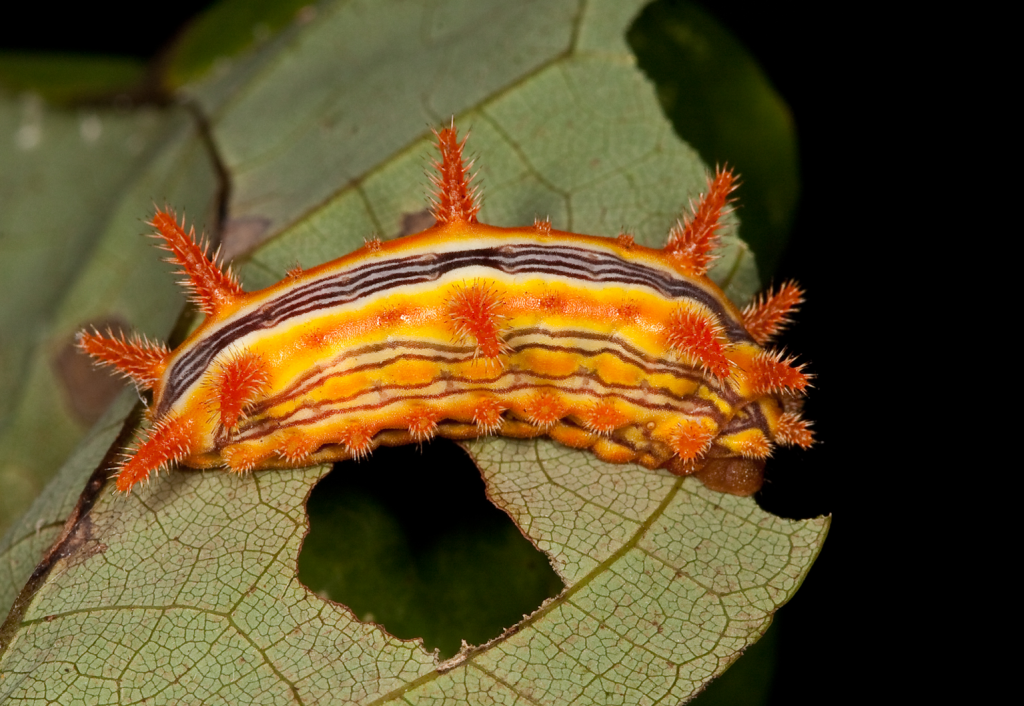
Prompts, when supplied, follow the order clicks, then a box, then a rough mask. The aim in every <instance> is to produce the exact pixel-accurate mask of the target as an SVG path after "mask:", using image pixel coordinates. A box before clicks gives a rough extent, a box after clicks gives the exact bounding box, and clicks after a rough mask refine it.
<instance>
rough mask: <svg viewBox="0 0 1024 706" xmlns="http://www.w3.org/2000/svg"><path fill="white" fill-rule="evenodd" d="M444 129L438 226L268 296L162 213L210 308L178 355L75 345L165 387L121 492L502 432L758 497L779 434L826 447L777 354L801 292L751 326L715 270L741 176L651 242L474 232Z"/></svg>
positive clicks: (547, 228)
mask: <svg viewBox="0 0 1024 706" xmlns="http://www.w3.org/2000/svg"><path fill="white" fill-rule="evenodd" d="M435 134H436V135H437V139H438V148H439V150H440V152H441V160H440V162H439V163H437V165H436V166H437V171H438V176H436V177H434V178H433V179H432V181H433V183H434V185H435V186H436V188H437V191H436V193H435V194H434V199H433V214H434V217H435V219H436V221H437V224H436V225H434V226H433V227H431V228H428V229H427V230H425V231H423V232H421V233H417V234H413V235H408V236H404V237H401V238H397V239H393V240H388V241H384V242H382V241H381V240H379V239H377V238H373V239H371V240H368V241H366V245H365V246H364V247H361V248H359V249H358V250H357V251H355V252H354V253H351V254H349V255H346V256H344V257H341V258H339V259H338V260H335V261H333V262H329V263H325V264H323V265H320V266H317V267H313V268H310V269H302V268H298V267H296V268H293V269H292V270H290V271H289V273H288V275H287V276H286V277H285V279H283V280H282V281H281V282H279V283H278V284H275V285H273V286H271V287H268V288H266V289H264V290H261V291H257V292H244V291H242V289H241V287H240V286H238V283H237V281H236V280H235V279H234V277H233V276H232V275H231V274H230V273H229V272H227V271H223V270H221V268H220V267H218V265H217V264H216V263H215V262H214V260H213V259H211V258H210V257H208V256H207V254H206V249H205V248H204V247H201V246H199V245H197V244H196V243H195V242H194V241H193V239H192V235H191V234H189V235H186V233H185V230H184V227H183V226H182V225H179V224H178V222H177V221H176V220H175V218H174V216H173V214H171V213H170V212H168V211H158V212H157V214H156V217H155V218H154V221H153V224H154V225H155V226H156V228H157V229H158V231H159V237H161V238H163V239H164V241H165V243H166V249H168V250H170V251H171V253H172V254H173V257H172V260H173V261H174V262H175V263H177V264H178V265H180V266H181V268H182V270H183V272H184V273H185V274H186V275H187V276H188V278H189V281H188V283H187V287H188V289H189V290H190V292H191V294H192V297H193V299H194V300H195V301H196V303H197V304H198V306H199V307H200V309H202V310H203V311H204V312H205V313H206V314H207V316H206V319H205V321H203V323H202V324H201V325H200V326H199V327H198V328H197V329H196V330H195V331H194V332H193V333H192V334H191V335H190V336H189V337H188V339H187V340H186V341H184V342H183V343H182V344H181V345H180V346H178V347H177V348H176V349H174V350H173V351H171V350H168V349H167V348H166V347H163V346H161V345H158V344H152V343H150V342H149V341H146V340H145V339H139V338H133V339H130V340H129V339H126V338H125V337H124V336H123V335H121V336H119V337H118V336H113V335H109V334H108V335H107V336H103V335H100V334H98V333H95V332H94V333H84V332H83V333H82V334H80V337H79V346H80V347H81V348H82V350H84V351H86V352H87V353H89V354H90V355H92V356H93V357H94V358H96V359H97V360H98V361H99V362H100V363H102V364H106V365H111V366H113V367H115V368H116V369H117V370H118V371H120V372H121V373H123V374H125V375H127V376H128V377H130V378H131V379H132V380H133V381H135V383H136V384H137V385H138V386H139V388H140V389H143V390H146V389H152V404H151V406H150V411H149V414H148V415H147V416H148V418H149V419H150V420H151V421H152V427H151V428H150V430H149V431H148V432H144V433H143V434H142V435H141V437H140V438H141V440H142V441H141V444H140V445H139V446H138V448H137V449H136V450H134V452H132V453H130V454H128V456H127V458H126V460H125V462H124V463H123V464H122V465H121V467H120V470H119V473H118V476H117V488H118V490H120V491H122V492H128V491H129V490H130V489H131V488H132V487H133V486H135V485H136V484H138V483H140V482H143V481H145V480H146V479H147V478H148V477H149V476H150V475H151V474H152V473H154V472H157V471H158V470H160V469H161V468H163V467H164V466H166V465H168V464H171V463H175V462H182V463H184V464H187V465H189V466H191V467H194V468H215V467H224V466H226V467H228V468H229V469H230V470H233V471H236V472H245V471H250V470H262V469H273V468H290V467H299V466H303V465H311V464H314V463H324V462H332V461H338V460H344V459H358V458H363V457H365V456H367V455H368V454H370V453H371V452H372V451H373V449H374V448H376V447H377V446H378V445H380V444H401V443H423V442H425V441H427V440H429V439H431V438H432V437H434V436H443V437H448V438H454V439H466V438H471V437H474V436H482V435H486V434H493V433H500V434H503V435H506V436H510V437H515V438H534V437H538V436H543V435H547V436H549V437H550V438H552V439H554V440H555V441H558V442H559V443H562V444H565V445H566V446H569V447H572V448H579V449H589V450H590V451H591V452H593V453H594V454H595V455H597V456H598V457H599V458H601V459H603V460H604V461H607V462H610V463H627V462H634V463H640V464H642V465H644V466H646V467H648V468H667V469H668V470H670V471H671V472H672V473H675V474H678V475H688V474H697V477H698V478H700V479H701V481H702V482H704V483H705V484H706V485H707V486H708V487H710V488H713V489H715V490H722V491H725V492H734V493H738V494H750V493H753V492H755V491H756V490H757V488H759V487H760V483H761V481H762V478H763V466H764V464H763V459H764V458H765V457H766V456H767V455H768V454H769V453H770V451H771V448H772V444H773V443H780V444H795V445H798V446H802V447H805V448H806V447H808V446H810V445H811V444H812V443H813V434H812V433H811V431H810V428H809V427H810V425H809V423H808V422H806V421H804V420H803V419H802V418H801V417H800V415H799V409H800V407H799V400H798V399H797V396H799V395H801V394H803V393H804V392H805V390H806V388H807V387H808V384H809V383H808V381H809V376H808V375H807V374H806V373H804V372H803V366H802V365H799V366H798V365H794V364H793V361H792V360H791V359H789V358H784V356H783V355H782V354H781V353H779V352H776V351H772V350H770V349H765V348H764V347H763V346H764V343H766V342H767V341H768V340H769V339H770V338H771V337H772V336H773V335H774V334H775V333H777V332H778V331H779V330H780V329H781V328H782V327H783V326H784V325H785V324H786V323H788V315H789V313H790V312H792V311H793V310H794V309H795V307H796V306H797V305H798V304H799V302H800V301H801V299H802V292H800V290H799V288H798V287H796V285H794V284H791V283H789V284H785V285H783V287H781V288H780V289H779V291H778V292H777V293H775V294H772V293H769V294H768V295H767V296H766V297H764V298H763V299H762V300H760V301H759V302H758V303H757V304H755V305H753V306H752V307H748V308H747V309H746V310H745V311H744V312H743V313H742V314H741V313H740V311H739V310H738V309H737V308H736V307H735V306H734V305H733V304H732V303H731V302H730V301H729V300H728V299H727V298H726V297H725V295H724V294H723V292H722V291H721V290H720V289H719V288H718V287H717V286H716V285H715V284H714V283H713V282H712V281H711V280H709V279H708V278H707V277H706V276H705V272H706V269H707V265H708V263H709V262H710V261H711V250H712V249H713V248H714V246H715V241H716V238H717V233H718V231H719V229H720V226H721V224H720V218H721V215H722V214H723V212H725V210H726V207H727V205H728V200H729V193H730V192H731V191H732V189H733V188H734V186H735V179H734V177H733V175H732V173H731V172H729V171H727V170H726V171H722V170H719V171H718V172H717V174H716V175H715V177H714V178H713V179H711V180H710V181H709V188H708V192H707V194H706V195H705V196H703V197H702V198H701V200H700V201H699V203H697V204H696V205H695V206H693V209H692V210H693V214H692V216H690V217H688V218H686V219H685V220H684V223H682V224H680V225H679V226H678V227H677V228H675V229H673V232H672V235H671V237H670V239H669V243H668V245H667V246H666V247H665V248H664V249H654V248H649V247H645V246H643V245H640V244H638V243H636V242H635V241H634V240H633V238H632V236H629V235H627V234H621V235H619V236H618V237H617V238H616V237H612V238H604V237H599V236H589V235H578V234H574V233H568V232H564V231H557V230H554V229H552V228H551V223H550V221H549V220H547V219H545V220H537V221H535V222H534V224H532V225H531V226H526V227H518V228H516V227H513V228H500V227H496V226H490V225H486V224H483V223H479V222H478V219H477V214H478V211H479V208H480V204H479V200H478V198H477V194H476V191H475V190H474V189H471V188H470V186H469V182H470V177H469V168H470V166H471V165H466V164H465V163H464V160H463V156H462V151H463V146H464V142H459V141H458V139H457V136H456V133H455V128H454V126H452V127H451V128H448V129H445V130H441V131H440V132H437V133H435ZM481 361H483V363H481Z"/></svg>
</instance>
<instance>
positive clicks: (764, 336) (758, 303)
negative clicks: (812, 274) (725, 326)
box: [743, 282, 804, 346]
mask: <svg viewBox="0 0 1024 706" xmlns="http://www.w3.org/2000/svg"><path fill="white" fill-rule="evenodd" d="M803 301H804V291H803V290H802V289H800V287H799V286H797V284H796V282H786V283H785V284H783V285H782V286H781V287H779V291H777V292H773V291H772V290H771V289H769V290H768V291H767V292H765V293H763V294H761V295H759V296H758V297H757V299H755V300H754V301H753V302H751V303H750V304H748V305H747V307H746V308H745V309H743V326H744V328H746V329H747V332H748V333H749V334H750V335H751V336H753V337H754V340H755V341H757V342H758V343H759V344H760V345H762V346H763V345H765V344H766V343H769V342H770V341H772V340H773V339H774V338H775V337H776V336H777V335H778V334H779V333H781V332H782V330H783V329H784V328H785V327H786V326H788V325H789V324H791V323H793V319H792V318H790V314H792V313H793V312H795V311H799V310H800V309H799V307H800V304H803Z"/></svg>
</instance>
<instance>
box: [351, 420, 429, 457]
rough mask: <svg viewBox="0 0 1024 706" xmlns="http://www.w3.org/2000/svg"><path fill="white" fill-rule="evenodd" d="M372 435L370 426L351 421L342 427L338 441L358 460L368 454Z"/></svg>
mask: <svg viewBox="0 0 1024 706" xmlns="http://www.w3.org/2000/svg"><path fill="white" fill-rule="evenodd" d="M435 426H436V424H435ZM373 435H374V431H373V430H372V429H371V428H370V427H368V426H366V425H365V424H361V423H359V422H352V423H351V424H349V425H348V426H346V427H345V428H344V429H342V431H341V434H340V439H339V441H341V443H342V444H343V445H344V446H345V450H346V451H348V452H349V453H350V454H352V458H354V459H356V460H357V461H358V460H361V459H364V458H366V457H367V456H369V455H370V449H371V447H372V443H371V442H372V441H373Z"/></svg>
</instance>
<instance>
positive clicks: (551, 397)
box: [523, 390, 566, 429]
mask: <svg viewBox="0 0 1024 706" xmlns="http://www.w3.org/2000/svg"><path fill="white" fill-rule="evenodd" d="M565 413H566V408H565V405H564V404H562V401H561V400H560V399H559V398H558V395H556V394H555V393H554V392H551V391H550V390H545V391H544V392H541V393H539V394H537V395H535V396H534V397H532V398H531V399H530V400H529V401H528V402H527V403H526V406H525V407H524V408H523V414H524V415H525V416H526V418H527V420H529V422H530V423H531V424H533V425H534V426H536V427H540V428H541V429H547V428H549V427H551V426H554V424H555V422H557V421H558V420H559V419H561V418H562V417H564V416H565Z"/></svg>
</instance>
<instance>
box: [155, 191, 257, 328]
mask: <svg viewBox="0 0 1024 706" xmlns="http://www.w3.org/2000/svg"><path fill="white" fill-rule="evenodd" d="M149 225H151V226H153V227H154V228H156V229H157V233H156V235H155V237H157V238H160V239H161V240H163V243H164V244H163V245H161V246H160V247H161V249H163V250H167V251H168V252H170V253H171V257H169V258H167V261H168V262H170V263H173V264H175V265H178V266H179V267H181V271H180V272H179V274H183V275H186V277H187V279H185V280H182V285H183V286H184V287H185V288H186V289H187V290H189V291H190V293H191V295H192V296H191V299H192V301H193V303H195V304H196V306H198V307H199V310H200V311H202V312H203V313H204V314H212V313H214V312H216V311H218V310H219V309H221V308H222V307H223V306H225V305H226V304H228V303H230V302H231V301H233V300H234V299H236V298H237V297H239V296H241V295H242V294H244V292H243V290H242V286H241V285H240V284H239V283H238V280H237V279H235V276H234V275H233V274H232V272H231V269H230V268H226V269H221V268H220V266H218V265H217V262H216V259H215V258H210V257H208V256H207V254H206V251H207V249H208V248H207V247H202V246H200V245H199V244H198V243H197V242H196V239H195V230H191V231H189V233H188V235H186V234H185V229H184V227H183V225H181V224H179V223H178V221H177V219H176V218H175V217H174V213H173V212H171V211H161V210H159V209H158V210H157V212H156V215H155V216H154V217H153V220H152V221H150V223H149Z"/></svg>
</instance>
